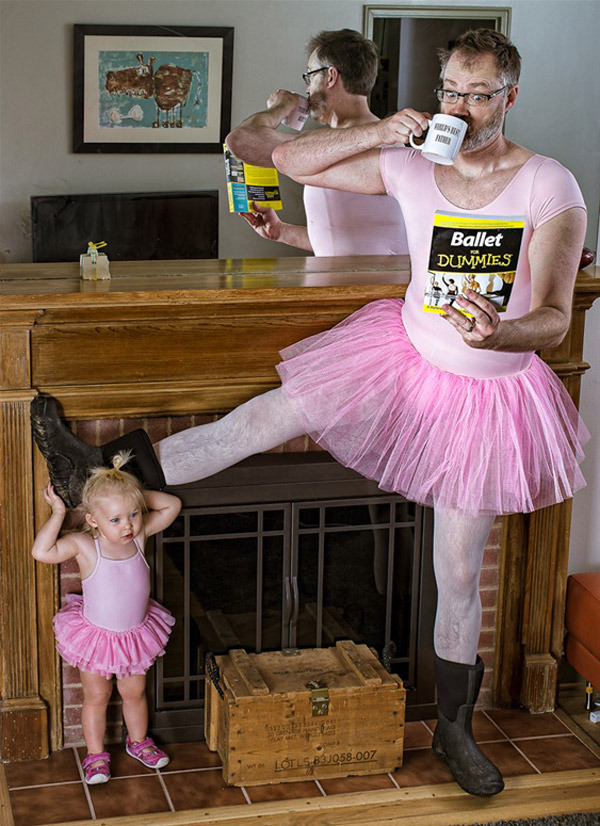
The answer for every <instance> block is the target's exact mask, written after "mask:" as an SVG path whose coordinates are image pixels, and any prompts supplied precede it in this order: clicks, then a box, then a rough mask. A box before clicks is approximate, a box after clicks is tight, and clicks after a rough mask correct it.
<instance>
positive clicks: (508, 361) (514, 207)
mask: <svg viewBox="0 0 600 826" xmlns="http://www.w3.org/2000/svg"><path fill="white" fill-rule="evenodd" d="M380 169H381V174H382V177H383V181H384V184H385V187H386V191H387V192H388V194H389V195H391V196H393V197H394V198H396V199H397V201H398V203H399V204H400V206H401V207H402V211H403V214H404V217H405V223H406V231H407V236H408V243H409V247H410V257H411V271H412V278H411V282H410V285H409V287H408V289H407V291H406V301H405V304H404V307H403V311H402V320H403V322H404V326H405V328H406V332H407V334H408V337H409V339H410V341H411V342H412V344H413V346H414V347H415V348H416V349H417V350H418V352H419V353H420V354H421V355H422V356H423V358H425V359H426V360H427V361H428V362H430V363H431V364H433V365H434V366H436V367H439V368H440V369H442V370H447V371H449V372H452V373H457V374H460V375H465V376H472V377H473V378H495V377H499V376H508V375H512V374H514V373H518V372H519V371H520V370H523V369H524V368H526V367H527V366H528V365H529V363H530V361H531V357H532V353H506V352H496V351H491V350H476V349H473V348H471V347H469V346H468V345H467V344H465V343H464V341H463V340H462V338H461V337H460V336H459V335H458V334H457V332H456V330H454V328H453V327H452V326H451V325H450V324H448V322H447V321H445V320H444V319H443V318H441V317H440V315H439V314H436V312H426V311H424V309H423V307H424V303H426V302H425V301H424V296H425V295H426V294H427V291H428V290H432V289H433V288H432V287H431V284H432V283H433V282H432V281H431V279H432V263H431V262H432V261H433V260H434V248H433V246H432V244H433V243H434V238H435V237H436V236H435V230H434V225H435V226H436V227H437V226H438V225H439V224H440V223H442V224H443V222H444V221H447V222H449V223H450V224H451V225H452V227H454V228H456V227H459V229H455V233H456V238H454V236H453V240H452V242H451V243H454V240H456V241H457V246H456V247H452V246H450V242H449V241H446V242H445V243H446V244H447V246H446V247H444V248H443V250H444V254H445V258H444V259H443V260H444V261H448V260H449V258H450V257H451V255H453V254H454V253H455V252H456V253H458V252H460V251H461V247H460V244H459V241H460V239H461V238H463V237H467V236H468V237H469V238H470V239H471V241H472V243H471V246H470V248H469V250H468V252H469V253H470V252H472V248H473V247H477V250H476V252H477V254H479V253H483V254H490V255H492V254H493V253H495V252H496V247H495V243H496V238H497V236H501V235H502V234H503V232H504V231H503V230H501V229H496V230H494V223H495V222H496V221H497V222H500V223H498V224H497V226H506V225H510V226H513V225H514V226H518V227H520V229H519V230H517V232H518V233H519V237H520V242H519V244H518V246H517V248H516V253H515V261H514V263H515V264H516V271H515V273H514V283H513V285H512V287H511V288H510V292H509V297H508V303H507V305H506V309H505V311H504V312H503V313H502V316H501V317H502V318H506V319H510V318H518V317H520V316H522V315H525V314H526V313H527V312H529V309H530V300H531V271H530V267H529V261H528V247H529V241H530V239H531V235H532V233H533V230H534V229H536V228H537V227H539V226H541V225H542V224H544V223H545V222H546V221H549V220H550V219H551V218H554V217H555V216H556V215H559V214H560V213H561V212H564V211H565V210H567V209H570V208H572V207H583V208H584V209H585V203H584V200H583V196H582V194H581V190H580V189H579V186H578V184H577V182H576V180H575V178H574V177H573V175H572V174H571V173H570V172H569V170H568V169H566V168H565V167H563V166H562V165H561V164H559V163H558V162H557V161H554V160H552V159H551V158H546V157H543V156H541V155H534V156H532V157H531V158H529V160H527V161H526V163H525V164H523V166H522V167H521V168H520V169H519V171H518V172H517V174H516V175H515V177H514V178H513V179H512V180H511V181H510V183H509V184H508V185H507V186H506V188H505V189H504V190H503V191H502V192H501V193H500V195H498V196H497V197H496V198H495V199H494V200H493V201H492V202H491V203H490V204H488V205H487V206H485V207H481V208H480V209H472V210H466V209H462V208H461V207H457V206H455V205H454V204H453V203H451V202H450V201H448V200H447V199H446V198H445V197H444V195H443V194H442V193H441V191H440V189H439V188H438V186H437V184H436V181H435V169H436V166H435V164H434V163H431V162H430V161H428V160H426V159H424V158H423V157H422V156H421V153H420V152H418V151H416V150H414V149H402V148H388V149H384V150H382V152H381V157H380ZM477 219H489V221H488V222H487V223H486V221H485V220H484V221H481V220H480V221H479V224H478V222H477ZM461 221H462V222H464V228H463V229H460V227H461V223H460V222H461ZM488 224H489V226H488ZM490 227H491V229H490ZM478 232H479V235H477V233H478ZM461 233H462V234H461ZM494 233H495V234H494ZM438 237H439V236H438ZM486 239H487V240H486ZM486 243H490V244H491V245H492V246H490V247H487V246H486ZM439 257H440V256H438V258H439ZM442 257H443V256H442ZM500 258H501V256H498V259H500ZM469 260H470V261H472V260H473V259H472V258H471V259H469ZM473 266H475V265H474V264H472V263H471V264H470V265H469V266H468V267H466V269H467V270H468V269H470V268H472V267H473ZM498 268H499V269H501V265H500V263H499V262H498ZM433 269H435V268H433ZM489 278H490V279H491V278H492V276H491V275H490V276H489ZM456 280H457V281H459V279H458V278H457V279H456ZM480 280H481V279H480ZM487 280H488V276H486V281H487ZM496 280H497V281H499V283H500V284H501V285H502V286H503V288H504V289H505V290H506V289H507V285H506V283H504V282H502V281H501V280H499V279H496ZM435 289H437V286H436V288H435ZM430 294H431V292H430ZM435 300H436V299H432V302H435Z"/></svg>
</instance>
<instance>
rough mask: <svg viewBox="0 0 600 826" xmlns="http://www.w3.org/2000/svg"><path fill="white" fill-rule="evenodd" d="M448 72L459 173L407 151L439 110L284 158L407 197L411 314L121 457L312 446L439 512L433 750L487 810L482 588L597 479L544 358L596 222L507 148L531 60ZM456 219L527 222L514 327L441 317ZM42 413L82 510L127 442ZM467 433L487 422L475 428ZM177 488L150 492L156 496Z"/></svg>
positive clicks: (527, 154) (455, 66)
mask: <svg viewBox="0 0 600 826" xmlns="http://www.w3.org/2000/svg"><path fill="white" fill-rule="evenodd" d="M316 54H317V53H316V52H314V51H313V52H312V53H311V61H310V62H309V65H310V67H311V71H315V73H317V74H318V73H322V74H324V73H327V74H326V75H325V77H326V78H331V79H332V80H333V79H334V78H337V70H336V71H335V72H332V69H331V67H330V66H323V68H322V72H321V68H320V66H319V65H318V61H317V60H316V59H315V58H316ZM319 54H320V53H319ZM441 62H442V65H441V77H440V86H439V89H438V92H437V95H438V99H439V100H440V102H441V107H440V108H441V111H442V112H445V113H448V114H452V115H455V116H457V117H461V118H463V119H464V120H465V121H466V122H467V123H468V130H467V135H466V139H465V142H464V143H463V145H462V147H461V151H460V153H459V155H458V157H457V160H456V163H455V165H454V166H434V165H432V163H431V162H430V161H428V160H427V159H426V158H423V157H422V155H421V153H420V152H418V151H416V150H414V149H411V148H405V144H406V143H407V140H408V137H409V135H410V134H412V133H414V134H416V135H417V136H420V135H421V134H422V133H423V131H424V130H426V129H427V125H428V122H427V117H426V114H425V113H423V112H417V111H416V110H414V109H404V110H402V111H401V112H397V113H395V114H394V115H391V116H390V117H388V118H385V119H384V120H381V121H376V120H372V121H371V122H369V123H366V124H361V125H359V126H354V127H353V126H348V127H347V128H337V129H321V130H312V131H311V132H309V133H308V134H306V135H302V136H301V137H298V138H297V139H295V140H284V141H281V142H279V143H278V145H277V146H276V147H275V150H274V156H273V157H274V160H275V163H276V164H277V166H278V167H280V168H281V169H282V171H283V172H284V173H286V174H289V175H291V176H292V177H293V178H295V179H296V180H299V182H300V183H303V184H305V185H306V184H310V185H311V186H315V187H318V186H322V187H327V188H339V189H344V190H352V191H354V192H358V193H365V194H369V195H383V194H384V193H388V192H389V193H390V194H392V195H393V196H394V198H396V199H397V200H398V201H399V202H400V205H401V206H403V207H406V209H404V216H405V219H406V223H407V227H408V238H409V239H410V258H411V282H410V285H409V287H408V289H407V292H406V299H405V301H404V302H403V301H401V300H399V299H385V300H381V301H372V302H371V303H369V304H367V305H366V306H365V307H362V308H361V309H360V310H358V311H357V312H355V313H353V314H352V315H351V316H350V317H349V318H347V319H345V320H344V321H342V322H341V323H340V324H338V325H336V326H335V327H333V328H332V329H331V330H327V331H325V332H323V333H319V334H317V335H315V336H312V337H311V338H309V339H306V340H304V341H301V342H299V343H297V344H295V345H292V346H290V347H288V348H286V349H285V350H284V351H283V352H282V358H283V361H282V362H281V363H280V364H279V365H278V366H277V370H278V372H279V375H280V377H281V380H282V386H281V387H280V388H277V389H276V390H271V391H270V392H268V393H265V394H263V395H259V396H255V397H254V398H252V399H251V400H250V401H249V402H247V403H246V404H243V405H241V406H240V407H238V408H236V409H235V410H233V411H232V412H231V413H229V414H228V415H227V416H225V417H224V418H222V419H220V420H219V421H216V422H211V423H210V424H206V425H202V426H199V427H194V428H190V429H188V430H184V431H182V432H180V433H177V434H175V435H173V436H169V437H168V438H166V439H163V440H162V441H160V442H158V443H157V444H155V445H154V451H152V450H150V451H148V452H147V454H144V453H143V450H142V449H141V447H140V445H139V444H135V443H134V444H133V445H129V444H127V443H123V440H124V439H125V437H121V440H119V446H120V447H121V448H123V449H124V448H126V447H129V446H133V447H134V448H135V450H136V459H138V460H139V459H140V458H142V456H143V457H144V459H145V460H146V461H147V462H148V463H149V464H150V465H152V463H154V464H155V465H158V463H160V466H161V467H162V469H163V470H164V475H165V477H166V482H167V483H168V484H169V485H177V484H184V483H186V482H192V481H195V480H197V479H201V478H204V477H206V476H210V475H211V474H214V473H217V472H218V471H219V470H222V469H223V468H225V467H228V466H229V465H231V464H233V463H235V462H238V461H240V460H241V459H243V458H245V457H246V456H249V455H251V454H252V453H257V452H260V451H264V450H268V449H270V448H273V447H276V446H278V445H280V444H283V443H284V442H286V441H287V440H288V439H290V438H293V437H295V436H298V435H301V434H304V433H309V434H310V435H311V436H312V437H313V438H314V439H315V440H316V441H317V442H318V443H319V444H320V445H321V446H322V447H324V448H325V449H327V450H328V451H329V452H330V453H331V454H332V455H333V456H335V457H336V459H337V460H338V461H340V462H341V463H343V464H344V465H346V466H348V467H351V468H353V469H355V470H357V471H358V472H360V473H362V474H363V475H364V476H366V477H368V478H371V479H375V480H377V483H378V485H379V486H380V487H381V488H382V489H384V490H391V491H395V492H396V493H399V494H401V495H403V496H405V497H406V498H407V499H408V500H410V501H414V502H419V503H421V504H424V505H431V506H433V508H434V513H435V529H434V550H433V555H434V559H433V562H434V568H435V576H436V581H437V586H438V601H437V613H436V622H435V632H434V647H435V673H436V684H437V690H438V724H437V727H436V729H435V734H434V739H433V749H434V751H435V752H436V754H438V755H439V756H440V757H441V758H443V759H444V760H445V761H446V762H447V764H448V766H449V768H450V770H451V771H452V774H453V776H454V777H455V779H456V780H457V782H458V783H459V784H460V785H461V787H462V788H463V789H465V790H466V791H467V792H469V793H470V794H475V795H480V796H486V795H493V794H497V793H498V792H500V791H501V790H502V788H503V786H504V783H503V780H502V776H501V774H500V772H499V771H498V769H497V768H496V766H494V764H493V763H492V762H491V761H490V760H489V759H488V757H487V756H486V755H485V754H484V753H483V751H482V750H481V749H479V747H478V746H477V744H476V742H475V740H474V738H473V732H472V716H473V709H474V706H475V703H476V701H477V698H478V696H479V691H480V688H481V684H482V680H483V672H484V665H483V662H482V660H481V658H480V657H479V656H478V654H477V650H478V641H479V635H480V631H481V613H482V609H481V599H480V595H479V580H480V574H481V567H482V561H483V553H484V549H485V546H486V543H487V538H488V534H489V532H490V528H491V526H492V524H493V523H494V520H495V518H496V516H497V515H498V514H508V513H529V512H531V511H533V510H537V509H539V508H542V507H546V506H550V505H552V504H555V503H557V502H562V501H564V500H565V499H568V498H570V497H571V496H572V495H573V493H574V492H575V491H576V490H578V489H579V488H580V487H582V486H583V484H585V483H584V480H583V477H582V474H581V471H580V469H579V464H578V463H579V461H580V460H581V458H582V451H581V440H582V439H584V438H585V435H586V433H585V428H584V426H583V425H582V423H581V422H580V420H579V417H578V414H577V410H576V408H575V406H574V404H573V402H572V400H571V398H570V396H569V394H568V393H567V391H566V389H565V387H564V385H563V384H562V382H561V381H560V380H559V379H558V378H557V376H556V375H555V374H554V373H553V372H552V370H550V368H549V367H548V366H547V365H546V364H544V362H543V361H542V360H541V359H540V358H538V356H537V355H536V354H535V351H536V350H538V349H541V348H546V347H555V346H558V345H559V344H560V342H561V341H562V340H563V339H564V337H565V335H566V333H567V330H568V328H569V323H570V317H571V303H572V295H573V286H574V283H575V276H576V273H577V269H578V265H579V262H580V259H581V251H582V246H583V239H584V235H585V225H586V217H585V203H584V201H583V197H582V195H581V191H580V189H579V187H578V185H577V182H576V181H575V179H574V178H573V176H572V175H571V173H570V172H569V171H568V170H567V169H565V168H564V167H563V166H562V165H561V164H559V163H558V162H557V161H554V160H552V159H551V158H546V157H543V156H541V155H537V154H536V153H535V152H533V151H531V150H529V149H526V148H525V147H522V146H518V145H517V144H515V143H512V142H511V141H509V140H508V139H507V138H506V137H505V135H504V134H503V125H504V118H505V115H506V114H507V113H508V112H509V111H510V109H512V107H513V106H514V105H515V102H516V100H517V95H518V89H519V87H518V82H519V72H520V65H521V59H520V56H519V53H518V51H517V49H516V48H515V47H514V46H513V45H512V43H511V42H510V41H509V40H508V39H507V38H506V37H505V36H504V35H502V34H500V33H499V32H495V31H493V30H490V29H478V30H476V31H469V32H466V33H465V34H463V35H461V36H460V37H459V38H458V39H457V41H456V42H455V44H454V45H453V47H452V49H451V50H449V51H445V50H444V51H443V52H442V54H441ZM314 76H315V75H314V74H313V75H311V77H314ZM319 88H320V87H319ZM311 92H313V89H312V86H311ZM314 92H315V93H316V90H314ZM290 108H291V107H290ZM288 111H289V109H287V108H286V112H288ZM332 125H333V126H337V125H338V124H337V123H332ZM273 131H274V130H273V129H271V131H270V133H272V132H273ZM270 133H269V132H267V134H270ZM382 146H384V147H386V146H387V148H383V149H382V148H381V147H382ZM449 207H451V209H452V214H453V215H456V216H458V217H459V218H460V220H463V219H464V220H465V222H467V225H468V223H469V222H472V221H473V219H474V218H475V217H477V218H485V219H486V220H488V221H489V222H490V223H493V219H494V218H499V216H502V220H503V221H505V220H506V218H507V217H508V218H510V219H511V220H513V219H514V220H517V218H518V219H519V220H520V221H522V223H523V234H522V239H521V240H520V251H519V252H520V254H519V255H518V258H517V259H516V260H518V263H517V268H516V273H515V278H514V284H513V285H512V287H513V288H512V291H511V295H510V300H509V302H508V304H507V307H506V311H505V312H503V313H502V315H500V314H499V313H498V312H497V311H496V308H495V307H494V305H493V304H492V303H491V302H490V301H488V300H487V299H486V298H485V297H484V296H483V295H481V294H479V293H476V292H473V291H471V290H467V292H466V294H465V295H464V296H462V295H461V296H459V297H458V298H456V300H455V302H454V305H455V306H454V307H451V306H450V305H449V304H445V305H442V306H443V309H444V314H439V313H430V312H425V311H424V310H423V306H422V305H423V300H422V299H423V295H424V294H425V292H426V290H427V289H428V288H429V286H430V282H429V278H430V276H431V273H430V272H429V270H428V265H429V260H430V253H431V244H432V237H433V235H432V230H433V227H434V225H435V220H436V216H437V214H438V212H445V213H447V211H448V209H449ZM461 310H462V311H466V312H467V313H468V314H469V316H470V317H467V316H465V315H464V314H463V312H461ZM32 412H33V421H34V425H35V430H34V434H35V435H36V441H37V442H38V445H40V447H41V449H42V452H43V453H44V456H45V457H46V460H47V462H48V466H49V468H50V474H51V479H52V481H53V484H54V485H55V487H56V488H57V491H58V493H59V494H60V495H61V496H63V493H64V495H66V496H71V495H72V492H73V491H74V490H75V489H76V488H77V485H76V484H71V480H74V481H75V482H77V479H76V474H77V473H79V475H80V476H81V475H83V473H82V471H83V469H84V468H85V467H86V466H89V465H93V464H94V463H97V462H98V461H102V460H103V459H105V457H107V456H110V455H112V452H114V450H115V445H114V444H109V445H105V446H104V447H103V448H93V447H90V446H87V445H84V444H82V443H81V442H78V440H76V439H75V437H74V436H73V434H72V433H70V431H68V430H66V428H65V427H64V425H63V424H62V423H61V421H60V419H59V416H58V411H57V408H56V405H55V404H53V400H52V399H47V398H46V399H45V398H44V397H38V398H37V399H34V401H33V403H32ZM464 421H474V422H477V428H476V429H475V430H473V429H472V428H464V427H461V426H460V425H461V424H462V423H463V422H464ZM142 433H143V431H142ZM131 435H132V434H128V438H130V437H131ZM69 469H71V470H69ZM159 481H160V480H158V483H157V481H155V479H154V477H152V476H150V477H149V478H148V479H146V482H147V484H148V487H159V486H160V484H159ZM61 491H62V492H61Z"/></svg>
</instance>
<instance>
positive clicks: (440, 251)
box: [423, 211, 525, 317]
mask: <svg viewBox="0 0 600 826" xmlns="http://www.w3.org/2000/svg"><path fill="white" fill-rule="evenodd" d="M524 227H525V218H524V217H523V216H520V215H514V216H494V215H490V216H485V217H479V216H477V215H468V214H467V215H464V214H453V213H450V212H442V211H438V212H436V213H435V218H434V222H433V233H432V238H431V248H430V252H429V264H428V271H429V280H428V283H427V285H426V288H425V296H424V300H423V309H424V310H425V312H426V313H442V312H444V310H443V306H444V305H445V304H450V306H452V305H453V304H454V302H455V300H456V299H457V298H458V296H459V295H461V294H462V293H464V291H465V290H467V289H469V290H473V291H474V292H477V293H479V294H480V295H483V296H484V297H485V298H487V299H488V301H491V302H492V304H494V306H495V308H496V310H497V311H498V312H500V313H501V312H504V311H505V310H506V307H507V304H508V300H509V298H510V294H511V292H512V287H513V283H514V280H515V274H516V270H517V262H518V259H519V254H520V251H521V241H522V239H523V230H524ZM455 309H456V310H459V312H461V313H462V314H463V315H466V316H467V317H470V316H471V313H469V312H468V311H467V310H464V309H462V308H460V307H459V306H458V305H457V306H456V307H455Z"/></svg>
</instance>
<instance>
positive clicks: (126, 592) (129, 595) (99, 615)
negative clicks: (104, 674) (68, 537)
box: [81, 538, 150, 631]
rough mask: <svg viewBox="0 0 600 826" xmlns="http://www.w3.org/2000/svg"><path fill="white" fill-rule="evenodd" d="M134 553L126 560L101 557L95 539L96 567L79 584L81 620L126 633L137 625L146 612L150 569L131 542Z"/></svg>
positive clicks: (136, 544)
mask: <svg viewBox="0 0 600 826" xmlns="http://www.w3.org/2000/svg"><path fill="white" fill-rule="evenodd" d="M133 541H134V543H135V547H136V552H135V553H134V554H133V555H132V556H128V557H126V558H125V559H109V558H108V557H106V556H102V553H101V551H100V544H99V542H98V539H97V538H95V539H94V542H95V544H96V555H97V559H96V565H95V567H94V570H93V571H92V573H91V574H90V575H89V576H88V577H86V578H85V579H83V580H82V581H81V588H82V591H83V616H84V617H85V618H86V619H87V620H88V621H89V622H91V623H93V624H94V625H97V626H98V627H99V628H106V629H108V630H109V631H126V630H128V629H129V628H134V627H135V626H136V625H140V623H141V622H142V621H143V619H144V617H145V616H146V613H147V611H148V600H149V598H150V569H149V567H148V563H147V562H146V558H145V557H144V554H143V553H142V549H141V548H140V545H139V543H138V541H137V539H135V538H134V540H133Z"/></svg>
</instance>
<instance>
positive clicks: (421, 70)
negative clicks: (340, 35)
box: [363, 5, 510, 118]
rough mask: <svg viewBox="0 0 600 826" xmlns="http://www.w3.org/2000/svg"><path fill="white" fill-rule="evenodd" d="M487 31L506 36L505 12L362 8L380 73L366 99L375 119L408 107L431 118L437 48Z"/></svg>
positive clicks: (365, 30)
mask: <svg viewBox="0 0 600 826" xmlns="http://www.w3.org/2000/svg"><path fill="white" fill-rule="evenodd" d="M482 27H488V28H490V29H495V30H496V31H500V32H502V33H503V34H506V35H509V34H510V9H508V8H500V7H496V8H489V7H488V8H484V7H480V6H468V7H465V6H461V7H456V6H443V7H437V6H420V7H418V8H416V7H415V6H408V5H406V6H364V13H363V34H364V35H365V36H366V37H368V38H370V39H371V40H374V41H375V43H376V44H377V46H378V48H379V54H380V55H381V69H380V71H379V75H378V78H377V83H376V84H375V87H374V88H373V91H372V93H371V100H370V106H371V110H372V111H373V112H374V113H375V114H376V115H378V116H379V117H380V118H383V117H386V115H389V114H391V113H392V112H396V111H398V110H399V109H404V108H405V107H406V106H410V107H412V108H413V109H418V110H419V111H421V112H423V111H425V112H431V113H432V114H433V113H434V112H437V109H438V103H437V100H436V98H435V95H434V94H433V90H434V89H435V87H436V86H437V83H438V80H439V60H438V56H437V50H438V48H439V47H440V46H444V47H446V48H448V47H450V46H452V44H453V43H454V41H455V40H456V38H457V37H458V36H459V35H460V34H462V32H464V31H466V30H467V29H478V28H482Z"/></svg>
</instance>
